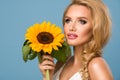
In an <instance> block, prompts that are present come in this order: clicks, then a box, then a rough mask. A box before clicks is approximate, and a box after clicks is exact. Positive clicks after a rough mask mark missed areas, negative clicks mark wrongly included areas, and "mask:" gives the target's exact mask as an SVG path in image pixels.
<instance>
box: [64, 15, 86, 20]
mask: <svg viewBox="0 0 120 80" xmlns="http://www.w3.org/2000/svg"><path fill="white" fill-rule="evenodd" d="M65 18H70V19H71V17H69V16H65ZM77 19H85V20H88V18H86V17H77Z"/></svg>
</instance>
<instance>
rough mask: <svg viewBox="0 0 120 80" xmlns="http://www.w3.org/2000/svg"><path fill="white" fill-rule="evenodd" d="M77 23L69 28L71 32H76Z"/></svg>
mask: <svg viewBox="0 0 120 80" xmlns="http://www.w3.org/2000/svg"><path fill="white" fill-rule="evenodd" d="M75 26H76V23H75V22H73V23H72V24H71V25H70V28H69V30H70V31H76V27H75Z"/></svg>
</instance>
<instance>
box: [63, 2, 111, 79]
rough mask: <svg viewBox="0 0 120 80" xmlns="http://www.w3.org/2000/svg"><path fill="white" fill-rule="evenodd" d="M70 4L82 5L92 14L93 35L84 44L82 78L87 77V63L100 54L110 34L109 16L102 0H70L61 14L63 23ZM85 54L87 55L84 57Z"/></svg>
mask: <svg viewBox="0 0 120 80" xmlns="http://www.w3.org/2000/svg"><path fill="white" fill-rule="evenodd" d="M72 5H82V6H86V7H87V8H88V9H90V11H91V14H92V18H93V20H92V25H93V30H92V31H93V36H92V38H91V40H90V41H89V42H88V43H86V44H85V45H84V50H83V54H82V57H83V62H82V64H83V67H82V69H81V72H82V78H83V80H88V79H89V72H88V64H89V62H90V61H91V60H92V59H93V58H94V57H100V56H102V49H103V47H104V46H105V45H106V43H107V42H108V40H109V38H110V35H111V18H110V15H109V12H108V9H107V7H106V5H105V4H104V3H103V2H102V0H72V2H71V4H70V5H68V7H67V8H66V10H65V12H64V15H63V25H64V24H65V20H64V18H65V15H66V13H67V11H68V9H69V8H70V7H71V6H72ZM86 56H87V57H86Z"/></svg>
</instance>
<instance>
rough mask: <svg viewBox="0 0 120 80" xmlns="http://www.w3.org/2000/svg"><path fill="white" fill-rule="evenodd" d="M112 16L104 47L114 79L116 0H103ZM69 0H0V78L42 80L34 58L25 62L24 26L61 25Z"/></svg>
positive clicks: (118, 73) (118, 64) (119, 32)
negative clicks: (110, 29) (106, 42)
mask: <svg viewBox="0 0 120 80" xmlns="http://www.w3.org/2000/svg"><path fill="white" fill-rule="evenodd" d="M104 2H105V4H106V5H107V6H108V7H109V9H110V13H111V16H112V21H113V27H112V37H111V40H110V41H109V43H108V45H107V46H106V47H105V49H104V58H105V59H106V61H107V62H108V64H109V66H110V68H111V71H112V73H113V75H114V78H115V80H120V69H119V68H120V58H119V57H120V47H119V45H120V43H119V41H120V24H119V23H120V16H119V15H120V9H119V8H120V5H119V4H120V0H104ZM69 3H70V0H0V80H42V75H41V73H40V71H39V69H38V61H37V58H36V59H35V60H33V61H28V62H27V63H25V62H24V61H23V60H22V52H21V47H22V44H23V42H24V34H25V32H26V29H27V28H28V27H29V26H31V25H33V24H34V23H37V22H40V23H41V22H42V21H44V20H47V21H51V22H52V23H55V24H57V25H58V26H61V27H62V15H63V12H64V9H65V7H66V6H67V5H68V4H69Z"/></svg>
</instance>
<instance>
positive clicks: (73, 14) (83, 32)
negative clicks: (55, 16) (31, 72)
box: [64, 5, 92, 46]
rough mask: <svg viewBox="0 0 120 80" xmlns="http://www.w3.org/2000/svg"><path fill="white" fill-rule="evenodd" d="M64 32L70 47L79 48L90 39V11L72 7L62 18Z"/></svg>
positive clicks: (79, 6) (75, 6)
mask: <svg viewBox="0 0 120 80" xmlns="http://www.w3.org/2000/svg"><path fill="white" fill-rule="evenodd" d="M64 21H65V24H64V32H65V36H66V39H67V42H68V44H69V45H71V46H81V45H84V44H85V43H86V42H88V41H89V40H90V39H91V37H92V17H91V11H90V10H89V9H88V8H87V7H85V6H82V5H72V6H71V7H70V8H69V9H68V11H67V13H66V15H65V18H64Z"/></svg>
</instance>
